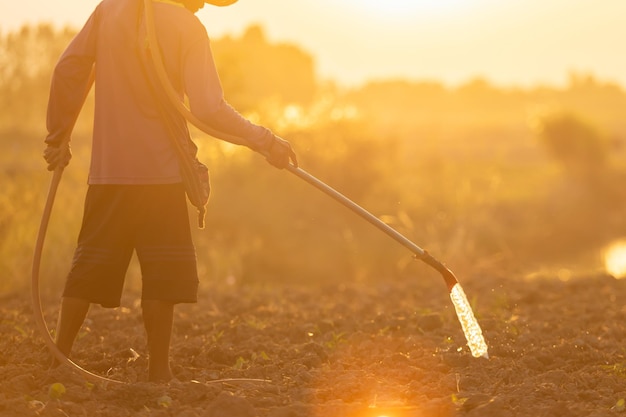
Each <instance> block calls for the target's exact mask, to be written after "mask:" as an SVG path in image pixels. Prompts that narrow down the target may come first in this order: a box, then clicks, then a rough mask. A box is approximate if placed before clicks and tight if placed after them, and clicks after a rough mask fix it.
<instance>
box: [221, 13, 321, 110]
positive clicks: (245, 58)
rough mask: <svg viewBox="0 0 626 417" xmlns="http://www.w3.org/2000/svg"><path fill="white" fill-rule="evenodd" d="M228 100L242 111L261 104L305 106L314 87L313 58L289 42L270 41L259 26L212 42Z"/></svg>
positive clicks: (314, 89) (315, 86)
mask: <svg viewBox="0 0 626 417" xmlns="http://www.w3.org/2000/svg"><path fill="white" fill-rule="evenodd" d="M212 46H213V51H214V54H215V60H216V64H217V66H218V69H219V72H220V78H221V80H222V83H223V85H224V90H225V93H226V95H227V99H228V100H229V101H230V102H232V103H233V105H234V106H235V107H236V108H238V109H241V110H243V111H247V110H251V109H256V108H258V107H259V106H260V105H261V104H262V103H265V102H269V101H274V102H278V103H282V104H288V103H293V104H300V105H305V104H308V103H310V102H311V100H312V99H313V97H314V95H315V92H316V89H317V81H316V76H315V68H314V60H313V58H312V57H311V55H309V54H308V53H306V52H305V51H303V50H301V49H300V48H298V47H297V46H294V45H290V44H284V43H282V44H271V43H269V42H268V41H267V39H266V38H265V34H264V32H263V29H262V28H261V27H260V26H256V25H255V26H250V27H249V28H248V29H247V30H246V31H245V33H244V34H243V35H242V37H241V38H240V39H235V38H232V37H230V36H226V37H224V38H221V39H217V40H214V41H213V42H212Z"/></svg>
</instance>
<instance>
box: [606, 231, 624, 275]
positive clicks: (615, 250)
mask: <svg viewBox="0 0 626 417" xmlns="http://www.w3.org/2000/svg"><path fill="white" fill-rule="evenodd" d="M604 267H605V268H606V272H608V273H609V274H611V275H613V276H614V277H615V278H618V279H623V278H626V240H618V241H617V242H614V243H613V244H612V245H611V246H609V248H608V249H607V250H606V252H605V253H604Z"/></svg>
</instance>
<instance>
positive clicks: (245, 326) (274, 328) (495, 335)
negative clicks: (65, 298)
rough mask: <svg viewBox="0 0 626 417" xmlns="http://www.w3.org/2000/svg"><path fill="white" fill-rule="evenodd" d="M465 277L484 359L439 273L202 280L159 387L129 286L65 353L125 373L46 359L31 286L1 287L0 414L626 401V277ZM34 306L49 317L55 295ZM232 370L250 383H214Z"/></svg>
mask: <svg viewBox="0 0 626 417" xmlns="http://www.w3.org/2000/svg"><path fill="white" fill-rule="evenodd" d="M460 279H461V282H462V283H463V286H464V289H465V291H466V293H467V294H468V298H469V299H470V301H471V302H472V303H473V305H474V310H475V313H476V315H477V317H478V319H479V322H480V324H481V326H482V328H483V331H484V334H485V337H486V340H487V343H488V345H489V348H490V359H488V360H486V359H482V358H480V359H476V358H473V357H472V356H471V355H470V353H469V350H468V348H467V346H466V344H465V340H464V337H463V334H462V332H461V329H460V326H459V323H458V321H457V320H456V316H455V315H454V312H453V308H452V305H451V303H450V301H449V298H448V296H447V293H446V291H445V286H444V285H443V282H435V281H433V280H432V279H430V278H429V279H424V280H420V279H418V278H416V277H414V278H412V279H407V280H406V281H396V282H388V283H379V284H375V285H373V284H367V285H365V284H363V285H356V284H346V285H336V286H331V285H323V286H320V287H312V286H309V287H284V286H273V287H272V286H268V287H266V288H241V287H236V286H231V287H225V288H208V289H206V288H205V290H204V291H205V293H203V294H204V295H203V296H202V299H201V301H200V302H199V303H198V304H197V305H186V306H182V307H181V308H179V309H178V310H177V316H176V322H175V335H174V339H173V346H172V354H173V360H174V372H175V374H176V376H177V378H178V381H177V382H174V383H171V384H169V385H157V384H150V383H147V382H145V378H146V349H145V341H144V334H143V328H142V324H141V316H140V310H139V307H138V306H137V304H136V302H135V301H134V300H135V298H134V295H133V294H128V295H126V296H125V300H127V301H126V304H125V307H122V308H119V309H115V310H104V309H101V308H93V309H92V310H91V312H90V314H89V317H88V320H87V323H86V326H85V329H84V332H83V333H81V335H80V339H79V340H78V341H77V344H76V349H75V354H74V360H75V361H76V362H77V363H79V364H81V365H82V366H84V367H85V368H86V369H88V370H90V371H92V372H95V373H98V374H101V375H108V376H109V377H110V378H114V379H117V380H120V381H124V382H127V383H128V384H124V385H115V384H109V385H106V384H101V383H91V382H88V381H86V380H84V379H82V377H80V376H77V375H76V374H75V373H73V372H71V371H69V370H68V369H57V370H53V371H50V370H47V369H46V368H47V366H46V365H47V363H48V361H49V357H48V354H47V351H46V348H45V346H44V344H43V342H42V340H41V338H40V337H39V335H38V334H37V332H36V331H35V328H34V323H33V319H32V311H31V306H30V299H29V295H28V294H26V295H23V296H22V295H19V296H18V295H12V296H10V297H5V299H3V300H0V306H1V307H0V308H1V309H2V324H1V326H0V331H1V336H2V337H1V338H0V347H1V349H0V415H1V416H11V417H19V416H37V415H39V416H111V417H123V416H158V417H165V416H181V417H200V416H203V417H204V416H207V417H217V416H220V417H227V416H228V417H252V416H263V417H265V416H268V417H300V416H302V417H307V416H311V417H318V416H319V417H321V416H324V417H382V416H387V417H405V416H411V417H435V416H436V417H442V416H481V417H488V416H498V417H500V416H534V417H542V416H544V417H551V416H555V417H556V416H574V417H575V416H581V417H582V416H597V417H600V416H612V415H624V414H625V413H626V411H625V404H624V398H626V350H625V347H626V346H625V341H626V307H625V305H626V303H625V301H626V280H616V279H614V278H612V277H609V276H601V275H596V276H582V277H574V278H571V279H570V280H568V281H561V280H558V279H556V278H554V277H545V278H537V279H534V280H523V279H511V278H508V279H507V278H502V277H489V276H485V277H481V278H480V279H478V278H474V279H471V280H467V282H463V279H462V277H460ZM207 294H210V295H207ZM44 304H45V305H46V318H47V320H48V322H49V323H50V326H51V327H54V326H53V325H52V323H53V322H54V319H55V317H56V300H54V299H46V300H44ZM228 378H236V379H238V378H243V379H245V380H236V381H229V382H211V381H214V380H216V379H228ZM250 379H254V380H250ZM58 383H60V384H62V386H63V388H65V392H64V393H62V391H63V390H62V389H61V387H60V386H59V385H58ZM53 384H56V385H53Z"/></svg>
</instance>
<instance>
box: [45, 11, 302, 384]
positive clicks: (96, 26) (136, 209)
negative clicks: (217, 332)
mask: <svg viewBox="0 0 626 417" xmlns="http://www.w3.org/2000/svg"><path fill="white" fill-rule="evenodd" d="M153 1H154V3H153V5H154V7H153V9H154V20H155V26H156V32H157V38H158V44H159V47H160V49H161V53H162V56H163V61H164V62H163V63H164V66H165V68H166V71H167V75H168V77H169V79H170V81H171V83H172V85H173V86H174V87H175V89H176V90H177V92H178V93H179V95H180V97H183V95H186V96H187V97H188V100H189V106H190V109H191V111H192V113H193V114H194V115H195V116H196V117H197V118H199V119H200V120H201V121H202V122H203V123H205V124H206V125H208V126H211V127H212V128H214V129H215V130H216V131H219V132H223V133H224V134H226V135H229V136H232V137H237V138H240V139H241V143H243V144H245V145H246V146H248V147H249V148H251V149H252V150H254V151H257V152H260V153H262V154H264V155H265V156H266V157H267V159H268V161H269V162H270V163H271V164H272V165H274V166H276V167H278V168H284V167H286V166H287V165H288V164H289V163H290V161H291V162H293V163H294V164H295V165H297V162H296V156H295V153H294V152H293V150H292V148H291V146H290V145H289V143H288V142H287V141H285V140H283V139H281V138H279V137H278V136H276V135H274V134H273V133H272V132H271V131H270V130H268V129H267V128H265V127H262V126H259V125H256V124H253V123H251V122H250V121H249V120H247V119H245V118H244V117H242V116H241V115H240V114H239V113H237V112H236V111H235V110H234V109H233V108H232V107H231V106H230V105H229V104H228V103H227V102H226V101H225V100H224V97H223V91H222V87H221V84H220V80H219V78H218V74H217V71H216V68H215V64H214V61H213V56H212V52H211V48H210V42H209V38H208V36H207V32H206V30H205V28H204V26H203V25H202V24H201V22H200V21H199V20H198V19H197V18H196V16H195V15H194V13H195V12H196V11H197V10H198V9H199V8H201V7H203V6H204V3H205V2H204V1H203V0H153ZM235 1H236V0H207V1H206V3H209V4H213V5H217V6H227V5H229V4H232V3H234V2H235ZM142 2H143V0H104V1H102V2H101V3H100V4H99V5H98V6H97V7H96V9H95V10H94V12H93V13H92V15H91V16H90V18H89V19H88V21H87V22H86V24H85V25H84V27H83V28H82V29H81V30H80V32H79V33H78V35H77V36H76V37H75V38H74V39H73V40H72V42H71V43H70V45H69V46H68V47H67V49H66V50H65V51H64V53H63V54H62V56H61V58H60V60H59V62H58V64H57V66H56V68H55V71H54V74H53V78H52V83H51V89H50V97H49V103H48V118H47V126H48V132H49V134H48V136H47V138H46V140H45V142H46V145H47V147H46V149H45V151H44V157H45V159H46V161H47V162H48V169H49V170H56V169H62V168H63V167H65V166H66V165H67V164H68V163H69V160H70V158H71V152H70V146H69V141H70V135H71V131H72V128H73V125H74V122H75V121H76V118H77V116H78V114H79V112H80V109H81V107H82V105H83V102H84V99H85V92H86V91H88V90H89V88H90V83H91V79H92V78H91V74H92V70H95V115H94V129H93V144H92V155H91V166H90V170H89V179H88V183H89V188H88V191H87V195H86V198H85V208H84V214H83V221H82V226H81V230H80V234H79V236H78V243H77V247H76V251H75V254H74V259H73V262H72V266H71V269H70V271H69V274H68V277H67V281H66V284H65V289H64V292H63V299H62V302H61V311H60V315H59V321H58V326H57V329H56V345H57V347H58V348H59V349H60V350H61V351H62V352H63V353H64V354H66V355H68V356H69V354H70V352H71V349H72V345H73V343H74V340H75V338H76V335H77V333H78V331H79V330H80V327H81V326H82V324H83V321H84V319H85V317H86V314H87V312H88V310H89V306H90V304H91V303H97V304H101V305H102V306H104V307H117V306H119V305H120V300H121V293H122V288H123V283H124V277H125V274H126V271H127V268H128V265H129V261H130V258H131V256H132V253H133V251H136V253H137V257H138V259H139V262H140V265H141V272H142V303H141V305H142V312H143V320H144V326H145V329H146V335H147V343H148V351H149V369H148V378H149V380H150V381H169V380H170V379H172V373H171V370H170V364H169V346H170V336H171V331H172V321H173V310H174V305H175V304H177V303H193V302H196V300H197V288H198V275H197V268H196V255H195V249H194V246H193V242H192V240H191V232H190V224H189V217H188V212H187V206H186V199H185V187H184V185H183V183H182V182H183V179H182V177H181V173H180V164H179V160H178V155H177V153H176V151H175V149H174V145H173V141H172V137H171V136H172V135H171V133H172V131H171V129H168V127H167V123H166V122H165V121H164V118H163V117H162V116H163V107H161V108H159V104H158V100H155V96H154V85H153V84H152V85H151V83H150V82H149V81H148V78H147V77H146V62H145V60H143V59H142V58H141V57H142V53H141V51H142V49H141V48H145V42H146V37H145V36H146V35H145V21H144V18H143V16H144V15H143V8H142ZM161 104H162V103H161ZM168 116H169V117H170V118H174V120H177V121H178V122H179V123H178V125H180V124H181V123H182V125H184V124H185V122H184V120H183V119H182V116H181V115H179V114H168ZM182 135H183V136H184V135H188V132H187V131H186V129H184V132H182ZM177 139H180V140H183V141H184V140H185V139H188V138H184V137H183V138H177Z"/></svg>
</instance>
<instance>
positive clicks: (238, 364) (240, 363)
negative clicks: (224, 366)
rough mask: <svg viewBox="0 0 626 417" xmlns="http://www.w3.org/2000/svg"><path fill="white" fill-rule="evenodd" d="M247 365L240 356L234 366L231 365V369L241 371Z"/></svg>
mask: <svg viewBox="0 0 626 417" xmlns="http://www.w3.org/2000/svg"><path fill="white" fill-rule="evenodd" d="M247 363H248V361H247V360H246V359H244V358H242V357H241V356H240V357H238V358H237V360H236V361H235V364H234V365H233V368H234V369H237V370H241V369H243V368H244V367H245V366H246V364H247Z"/></svg>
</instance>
